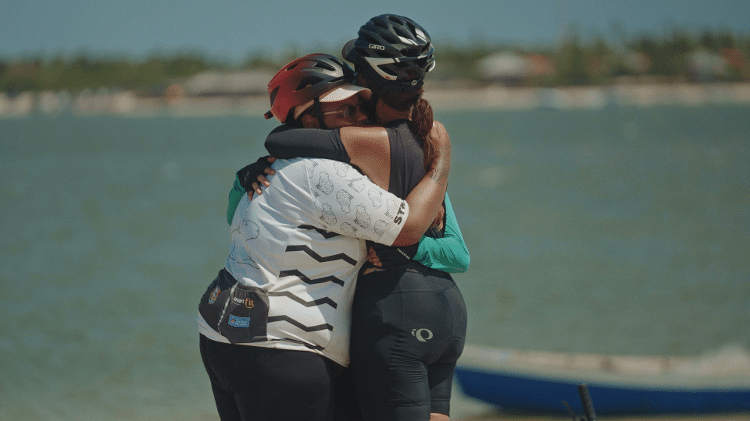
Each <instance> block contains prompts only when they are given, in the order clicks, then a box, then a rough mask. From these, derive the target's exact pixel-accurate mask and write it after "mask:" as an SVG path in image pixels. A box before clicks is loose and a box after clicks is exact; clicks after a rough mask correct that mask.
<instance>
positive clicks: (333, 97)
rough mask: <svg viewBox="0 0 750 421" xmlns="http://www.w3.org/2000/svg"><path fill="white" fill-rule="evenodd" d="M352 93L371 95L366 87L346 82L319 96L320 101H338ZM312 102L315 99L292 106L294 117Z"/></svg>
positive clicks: (369, 96) (368, 96) (367, 97)
mask: <svg viewBox="0 0 750 421" xmlns="http://www.w3.org/2000/svg"><path fill="white" fill-rule="evenodd" d="M353 95H362V96H363V97H364V98H365V99H369V98H371V97H372V91H370V90H369V89H367V88H363V87H362V86H357V85H354V84H351V83H348V84H346V85H341V86H339V87H338V88H336V89H334V90H332V91H330V92H328V93H326V94H324V95H322V96H321V97H320V102H339V101H343V100H345V99H348V98H349V97H351V96H353ZM314 103H315V101H314V100H312V101H308V102H306V103H304V104H302V105H298V106H296V107H294V118H295V119H297V118H299V116H300V115H301V114H302V113H303V112H305V110H307V109H308V108H310V107H311V106H312V105H313V104H314Z"/></svg>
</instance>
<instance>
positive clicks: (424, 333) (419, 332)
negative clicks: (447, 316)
mask: <svg viewBox="0 0 750 421" xmlns="http://www.w3.org/2000/svg"><path fill="white" fill-rule="evenodd" d="M411 336H414V337H415V338H417V340H418V341H419V342H427V341H429V340H430V339H432V331H430V329H425V328H422V329H412V330H411Z"/></svg>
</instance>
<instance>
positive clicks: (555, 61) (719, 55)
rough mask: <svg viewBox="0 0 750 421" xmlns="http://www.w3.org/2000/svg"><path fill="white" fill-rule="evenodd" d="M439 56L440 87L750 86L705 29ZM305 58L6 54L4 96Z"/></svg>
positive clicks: (1, 66)
mask: <svg viewBox="0 0 750 421" xmlns="http://www.w3.org/2000/svg"><path fill="white" fill-rule="evenodd" d="M331 50H332V51H324V52H329V53H332V54H338V51H335V50H337V49H331ZM436 51H437V59H438V66H437V67H436V70H435V72H434V76H433V77H432V79H433V80H435V81H440V82H450V81H461V82H462V83H468V84H482V83H488V82H498V81H500V82H502V83H507V84H514V85H525V86H567V85H593V84H607V83H611V82H612V81H614V80H621V79H622V78H628V79H629V80H633V81H635V82H637V81H639V80H649V81H651V80H658V81H663V82H673V81H748V80H750V66H749V62H748V58H749V57H750V37H749V36H748V35H738V34H734V33H731V32H726V31H722V32H718V31H711V30H706V31H703V32H701V33H698V34H693V33H689V32H686V31H680V30H675V31H672V32H671V33H670V34H669V35H666V36H658V37H656V36H650V35H643V36H640V37H636V38H633V39H630V40H628V41H622V42H612V41H610V40H608V39H605V38H604V37H602V38H599V39H595V40H587V41H583V40H582V39H581V38H580V37H579V36H577V35H576V34H571V35H570V36H568V37H567V38H566V39H565V40H564V41H562V42H560V43H559V45H555V46H549V47H547V48H545V47H539V48H536V49H529V48H528V47H525V48H522V47H518V46H513V45H499V44H495V43H490V42H486V41H483V42H477V43H476V44H474V45H465V44H464V45H456V44H451V43H446V44H443V45H440V44H438V43H437V42H436ZM497 53H507V54H512V55H515V56H517V57H531V56H533V57H536V58H540V57H541V58H542V59H544V60H546V61H547V62H548V63H549V64H550V65H549V66H548V67H549V68H550V69H551V70H550V71H537V72H531V73H530V74H528V75H517V74H516V75H514V76H513V77H503V75H502V74H500V75H495V76H492V75H488V73H487V72H486V71H483V70H482V69H483V66H481V63H482V61H483V60H485V59H487V58H488V57H491V56H492V55H493V54H497ZM302 54H303V52H300V51H299V50H296V49H294V50H290V51H287V52H286V53H284V54H281V55H278V56H271V55H269V54H265V53H256V54H253V55H252V56H250V57H249V58H248V59H247V60H245V61H244V62H243V63H231V62H229V61H224V60H220V59H219V60H217V59H208V58H206V56H205V55H204V54H200V53H180V54H176V55H167V54H158V55H153V56H151V57H149V58H146V59H137V60H136V59H132V58H128V57H121V58H112V57H96V56H91V55H86V54H80V55H78V56H75V57H67V58H66V57H63V56H58V57H47V56H44V55H43V54H39V55H37V56H32V57H31V58H29V57H28V56H27V57H26V58H7V57H6V58H4V57H3V55H2V52H0V92H7V93H8V94H10V95H14V94H15V93H20V92H24V91H32V92H39V91H61V90H67V91H71V92H77V91H81V90H84V89H91V90H97V89H100V88H107V89H128V90H134V91H136V92H137V93H138V94H140V95H158V94H159V92H163V90H164V87H165V86H167V85H169V84H171V83H175V82H179V81H181V80H185V79H186V78H188V77H190V76H192V75H194V74H196V73H199V72H201V71H204V70H218V71H237V70H253V69H258V70H260V69H262V70H265V71H268V70H270V71H272V72H275V71H276V69H278V68H279V67H280V66H282V65H283V64H284V63H286V62H288V61H289V60H291V59H293V58H295V57H297V56H299V55H302ZM717 62H718V65H717V64H716V63H717ZM712 66H713V67H712ZM485 67H486V66H485ZM712 69H714V70H715V71H713V70H712Z"/></svg>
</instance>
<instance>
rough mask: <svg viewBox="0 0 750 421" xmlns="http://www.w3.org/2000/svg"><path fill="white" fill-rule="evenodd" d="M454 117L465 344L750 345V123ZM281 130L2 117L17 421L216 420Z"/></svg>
mask: <svg viewBox="0 0 750 421" xmlns="http://www.w3.org/2000/svg"><path fill="white" fill-rule="evenodd" d="M437 117H438V119H439V120H441V121H442V122H443V123H444V124H445V125H446V127H447V128H448V130H449V132H450V134H451V139H452V141H453V145H454V148H453V154H454V157H453V168H452V171H451V181H450V183H451V184H450V188H449V191H450V194H451V199H452V202H453V204H454V207H455V210H456V214H457V216H458V219H459V223H460V225H461V229H462V231H463V234H464V237H465V240H466V242H467V244H468V246H469V249H470V251H471V268H470V270H469V272H467V273H466V274H460V275H456V276H455V279H456V282H457V283H459V285H460V286H461V289H462V291H463V293H464V296H465V299H466V302H467V305H468V307H469V332H468V342H470V343H473V344H481V345H492V346H500V347H511V348H522V349H543V350H552V351H567V352H606V353H621V354H629V353H637V354H651V355H671V354H680V355H705V354H710V353H712V352H717V351H719V350H722V349H727V348H731V349H734V350H737V351H738V352H742V353H747V352H748V350H750V329H748V328H747V326H749V325H750V260H749V259H748V256H750V164H748V163H749V162H750V107H738V106H726V107H716V106H712V107H664V108H649V109H637V108H607V109H603V110H597V111H563V112H560V111H553V110H538V111H530V112H500V111H482V112H469V111H461V112H447V111H445V112H438V113H437ZM273 127H274V124H273V123H271V122H268V121H265V120H263V119H262V117H260V118H249V117H210V118H209V117H206V118H197V117H196V118H176V117H170V116H157V117H148V118H122V117H104V116H100V117H71V116H58V117H43V116H32V117H28V118H23V119H9V120H0V212H1V214H2V218H0V232H1V233H2V235H0V317H2V320H3V323H2V325H0V419H3V420H4V419H9V420H10V419H29V420H35V419H39V420H68V419H69V420H78V419H138V420H166V419H217V417H216V413H215V409H214V406H213V399H212V397H211V394H210V388H209V384H208V379H207V377H206V375H205V372H204V371H203V367H202V364H201V362H200V356H199V353H198V347H197V338H198V333H197V328H196V323H195V317H196V306H197V302H198V299H199V297H200V295H201V294H202V293H203V291H204V289H205V287H206V285H207V284H208V282H209V281H210V280H211V279H213V276H214V275H215V273H216V272H217V271H218V270H219V269H220V268H221V266H222V264H223V262H224V259H225V257H226V253H227V252H228V247H229V236H228V226H227V224H226V220H225V209H226V208H225V207H226V199H227V193H228V191H229V188H230V187H231V183H232V180H233V177H234V172H235V171H236V170H237V169H239V168H241V167H242V166H243V165H245V164H246V163H248V162H250V161H251V160H254V159H255V158H256V157H258V156H260V155H261V154H263V153H264V151H263V149H262V141H263V139H264V138H265V134H266V133H268V132H269V131H270V130H271V129H272V128H273ZM454 408H455V412H454V416H453V419H460V417H461V416H462V414H468V413H470V412H471V411H472V410H474V409H473V408H474V407H473V406H472V405H471V404H470V403H469V402H468V401H467V400H466V399H465V398H463V397H462V396H460V394H459V395H456V399H455V402H454Z"/></svg>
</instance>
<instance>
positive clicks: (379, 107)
mask: <svg viewBox="0 0 750 421" xmlns="http://www.w3.org/2000/svg"><path fill="white" fill-rule="evenodd" d="M375 115H376V116H377V119H378V121H377V124H380V125H384V124H388V123H390V122H392V121H395V120H411V108H410V109H409V110H408V111H399V110H396V109H395V108H392V107H389V106H388V105H386V104H385V103H384V102H383V101H382V100H378V102H377V104H376V105H375Z"/></svg>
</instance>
